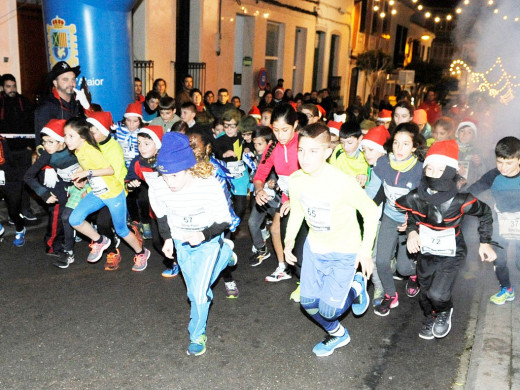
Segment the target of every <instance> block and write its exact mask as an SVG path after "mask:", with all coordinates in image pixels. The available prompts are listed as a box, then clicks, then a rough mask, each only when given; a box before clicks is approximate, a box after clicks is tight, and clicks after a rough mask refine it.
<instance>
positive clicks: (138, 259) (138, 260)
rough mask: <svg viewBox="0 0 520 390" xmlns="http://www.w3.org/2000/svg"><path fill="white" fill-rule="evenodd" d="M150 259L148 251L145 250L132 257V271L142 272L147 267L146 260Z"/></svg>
mask: <svg viewBox="0 0 520 390" xmlns="http://www.w3.org/2000/svg"><path fill="white" fill-rule="evenodd" d="M149 257H150V251H149V250H148V249H146V248H143V253H141V254H136V255H135V256H134V265H133V266H132V271H137V272H140V271H144V270H145V269H146V267H147V266H148V258H149Z"/></svg>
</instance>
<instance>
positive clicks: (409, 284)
mask: <svg viewBox="0 0 520 390" xmlns="http://www.w3.org/2000/svg"><path fill="white" fill-rule="evenodd" d="M420 291H421V288H420V287H419V283H418V282H417V275H413V276H410V277H409V278H408V280H407V281H406V295H408V296H409V297H410V298H413V297H415V296H416V295H417V294H419V292H420Z"/></svg>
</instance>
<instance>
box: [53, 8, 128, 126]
mask: <svg viewBox="0 0 520 390" xmlns="http://www.w3.org/2000/svg"><path fill="white" fill-rule="evenodd" d="M135 1H136V0H110V1H107V0H74V1H63V0H44V1H43V20H44V25H45V26H44V28H45V32H46V41H47V58H48V64H49V70H50V69H51V68H52V67H53V66H54V64H56V63H57V62H59V61H66V62H67V63H68V64H69V65H70V66H72V67H74V66H77V65H80V66H81V74H80V75H79V77H80V78H83V77H85V78H86V79H87V85H88V87H89V90H90V92H91V93H92V102H94V103H98V104H100V105H101V106H102V107H103V109H104V110H105V111H110V112H111V113H112V116H113V117H114V118H122V117H123V113H124V112H125V109H126V106H127V105H128V103H130V102H132V101H133V100H134V90H133V84H134V83H133V79H132V51H131V48H132V37H131V26H132V14H131V11H132V7H133V5H134V3H135ZM78 87H79V80H78Z"/></svg>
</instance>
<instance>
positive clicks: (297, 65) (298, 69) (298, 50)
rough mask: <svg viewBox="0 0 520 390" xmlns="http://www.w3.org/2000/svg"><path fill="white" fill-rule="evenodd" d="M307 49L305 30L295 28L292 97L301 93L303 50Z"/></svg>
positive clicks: (303, 69)
mask: <svg viewBox="0 0 520 390" xmlns="http://www.w3.org/2000/svg"><path fill="white" fill-rule="evenodd" d="M306 47H307V29H306V28H303V27H296V37H295V39H294V62H293V85H292V89H293V95H294V96H296V94H297V93H299V92H301V93H303V92H304V91H303V82H304V79H305V52H306V50H305V48H306Z"/></svg>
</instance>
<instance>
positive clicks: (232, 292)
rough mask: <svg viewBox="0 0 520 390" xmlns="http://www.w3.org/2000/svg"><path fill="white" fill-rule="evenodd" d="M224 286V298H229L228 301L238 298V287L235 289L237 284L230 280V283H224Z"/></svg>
mask: <svg viewBox="0 0 520 390" xmlns="http://www.w3.org/2000/svg"><path fill="white" fill-rule="evenodd" d="M224 285H225V286H226V298H229V299H236V298H238V295H239V292H238V287H237V283H236V282H235V281H234V280H232V281H231V282H226V283H224Z"/></svg>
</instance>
